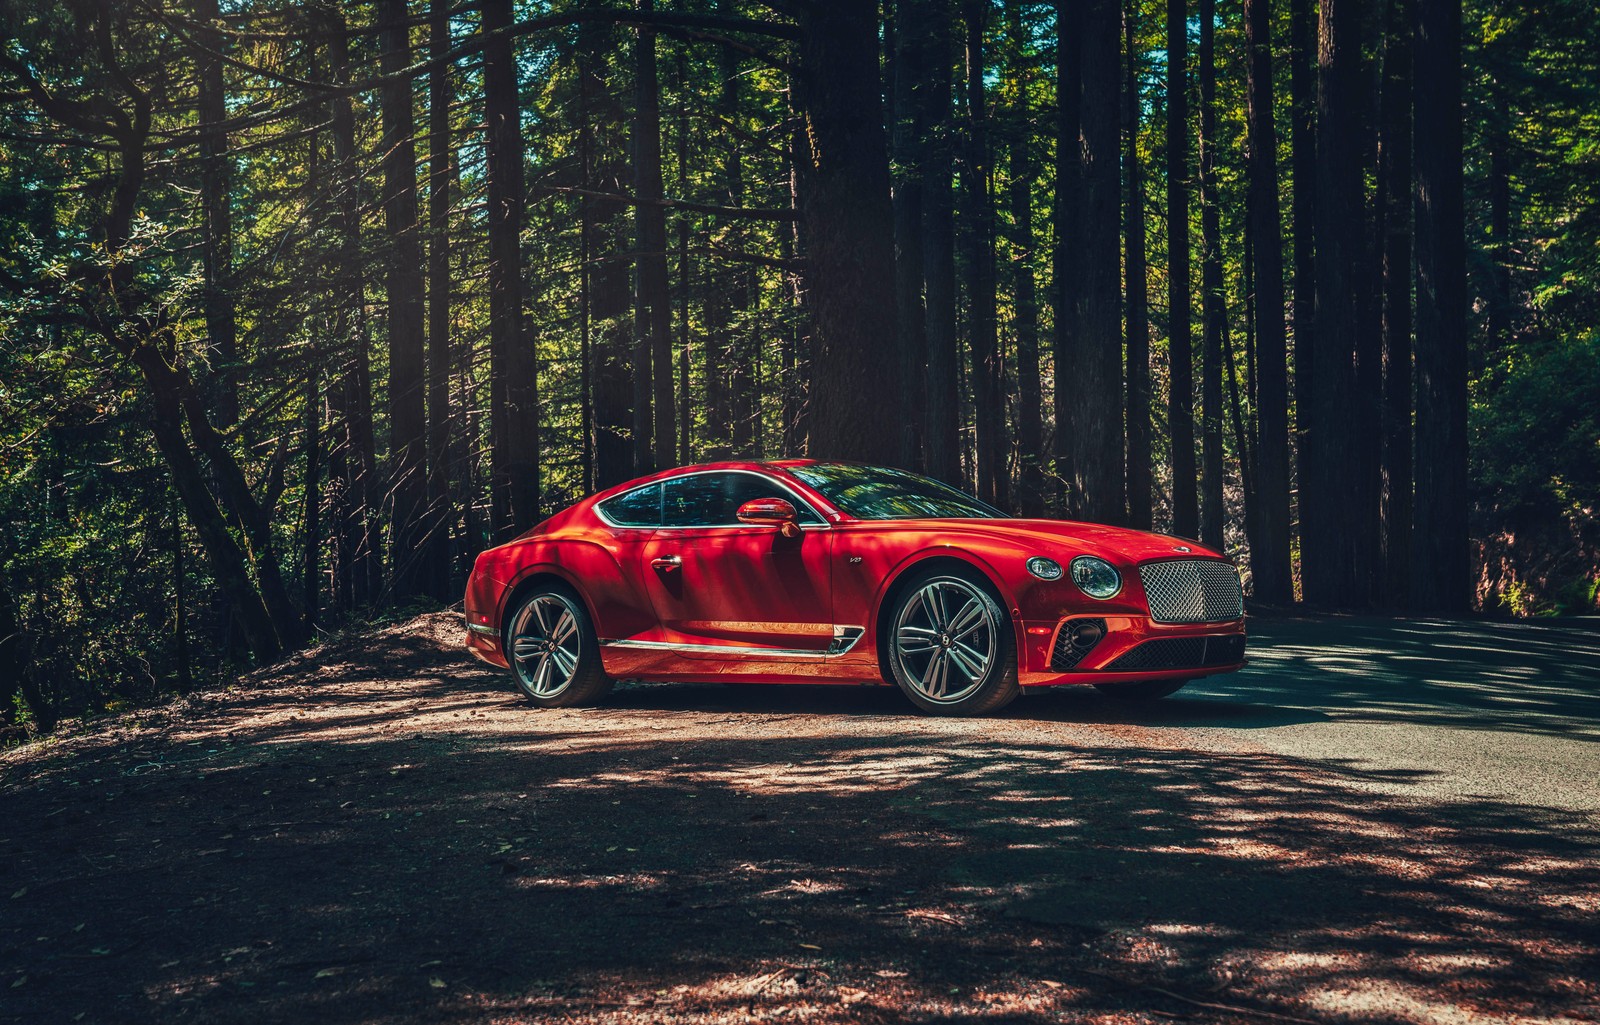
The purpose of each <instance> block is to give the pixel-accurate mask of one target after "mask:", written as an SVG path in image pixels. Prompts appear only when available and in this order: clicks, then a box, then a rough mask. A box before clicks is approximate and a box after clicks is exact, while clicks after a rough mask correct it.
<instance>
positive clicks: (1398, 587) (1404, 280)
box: [1378, 0, 1414, 608]
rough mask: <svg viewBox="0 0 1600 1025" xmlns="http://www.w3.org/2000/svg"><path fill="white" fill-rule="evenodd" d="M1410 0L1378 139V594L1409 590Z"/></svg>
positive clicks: (1396, 33)
mask: <svg viewBox="0 0 1600 1025" xmlns="http://www.w3.org/2000/svg"><path fill="white" fill-rule="evenodd" d="M1412 6H1413V0H1388V2H1387V3H1386V4H1385V8H1386V14H1385V22H1386V28H1385V31H1384V40H1385V42H1384V50H1383V93H1382V97H1381V101H1380V102H1381V104H1382V109H1381V118H1380V136H1379V142H1378V147H1379V148H1378V186H1379V201H1380V203H1381V206H1380V209H1379V223H1380V227H1381V232H1380V239H1379V241H1380V243H1381V245H1382V252H1381V254H1380V258H1381V259H1382V264H1383V498H1382V501H1383V508H1382V521H1383V542H1384V544H1383V567H1384V576H1383V593H1384V594H1385V595H1386V597H1387V600H1388V602H1389V603H1390V604H1392V605H1395V606H1398V607H1401V608H1404V607H1405V606H1406V605H1407V603H1408V595H1409V594H1410V589H1411V473H1412V471H1411V467H1412V462H1411V443H1412V439H1411V412H1412V402H1411V384H1412V381H1411V279H1412V276H1413V273H1414V272H1413V269H1412V260H1411V205H1412V204H1411V182H1412V167H1411V111H1412V97H1411V92H1412V81H1411V67H1412V60H1411V34H1412V24H1411V23H1412V10H1411V8H1412Z"/></svg>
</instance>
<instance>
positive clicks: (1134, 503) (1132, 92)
mask: <svg viewBox="0 0 1600 1025" xmlns="http://www.w3.org/2000/svg"><path fill="white" fill-rule="evenodd" d="M1138 16H1139V15H1138V8H1137V6H1136V5H1134V4H1131V3H1130V4H1129V6H1128V9H1127V10H1126V11H1125V12H1124V13H1123V18H1122V23H1123V35H1124V37H1125V50H1126V51H1127V52H1126V58H1125V59H1126V61H1127V87H1126V89H1125V90H1124V100H1125V104H1124V116H1123V120H1124V121H1125V122H1126V131H1127V155H1126V157H1125V158H1124V166H1125V167H1126V169H1127V178H1128V198H1127V216H1126V227H1125V228H1124V234H1125V238H1124V242H1123V244H1124V246H1125V251H1126V254H1127V255H1126V256H1125V258H1124V260H1125V263H1124V269H1125V272H1126V274H1127V279H1128V286H1127V302H1128V314H1127V325H1128V354H1127V359H1128V365H1127V377H1128V525H1129V526H1132V527H1137V528H1139V529H1140V530H1149V529H1150V526H1151V511H1150V488H1151V476H1152V475H1151V456H1150V316H1149V291H1148V289H1149V285H1148V281H1147V265H1146V262H1145V248H1144V246H1145V236H1144V175H1143V171H1142V170H1141V168H1140V166H1139V119H1140V109H1141V102H1140V100H1141V97H1140V92H1139V75H1140V54H1139V41H1138V39H1137V29H1138Z"/></svg>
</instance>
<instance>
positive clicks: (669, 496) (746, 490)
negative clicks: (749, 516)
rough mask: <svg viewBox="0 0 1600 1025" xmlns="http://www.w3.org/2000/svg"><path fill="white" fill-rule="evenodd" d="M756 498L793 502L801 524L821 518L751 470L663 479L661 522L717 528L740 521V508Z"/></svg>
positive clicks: (681, 525) (671, 524)
mask: <svg viewBox="0 0 1600 1025" xmlns="http://www.w3.org/2000/svg"><path fill="white" fill-rule="evenodd" d="M755 498H781V499H783V500H784V501H786V502H790V503H793V504H794V506H795V509H796V510H797V511H798V512H799V513H800V522H801V523H803V524H813V525H820V524H821V523H822V518H821V517H819V516H818V515H817V514H816V513H814V512H812V511H811V509H810V508H809V507H807V506H806V505H804V504H803V503H801V502H799V501H798V500H797V499H796V498H795V497H794V495H792V494H790V493H789V492H788V491H786V490H785V489H784V488H782V487H780V486H779V485H777V484H775V483H773V482H772V481H770V480H767V479H766V478H764V477H759V476H757V475H755V474H752V473H697V474H693V475H691V476H688V477H678V478H675V479H673V480H669V481H667V482H666V498H665V502H664V503H663V504H664V507H665V508H664V511H663V518H662V525H663V526H667V527H720V526H730V525H733V524H736V523H738V522H739V507H740V506H741V505H744V504H745V503H746V502H748V501H750V500H751V499H755Z"/></svg>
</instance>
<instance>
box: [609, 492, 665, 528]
mask: <svg viewBox="0 0 1600 1025" xmlns="http://www.w3.org/2000/svg"><path fill="white" fill-rule="evenodd" d="M596 508H598V509H599V510H600V511H601V512H602V513H604V514H605V517H606V519H608V520H610V521H611V522H612V523H615V524H616V525H617V526H619V527H659V526H661V485H660V484H651V485H650V486H648V487H643V488H639V489H638V490H636V491H630V492H628V493H627V494H625V495H618V496H617V497H616V498H608V499H606V500H605V501H604V502H601V503H600V504H599V505H598V506H596Z"/></svg>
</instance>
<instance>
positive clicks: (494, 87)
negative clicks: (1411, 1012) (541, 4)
mask: <svg viewBox="0 0 1600 1025" xmlns="http://www.w3.org/2000/svg"><path fill="white" fill-rule="evenodd" d="M512 7H513V4H512V0H486V2H485V3H484V5H483V21H482V31H483V34H484V36H485V40H484V47H483V109H484V117H485V120H486V122H487V129H486V131H485V133H484V164H485V169H486V171H487V177H488V181H487V182H486V189H485V191H486V193H487V200H488V209H487V212H486V225H485V227H486V230H487V234H488V236H489V447H490V451H489V461H490V468H491V469H490V484H489V491H490V509H491V513H490V515H491V518H492V519H493V524H492V526H491V527H490V535H491V537H492V538H493V539H494V540H496V541H501V540H505V539H506V538H507V537H510V536H511V535H513V534H518V533H521V532H522V531H524V530H527V529H528V528H529V527H531V526H533V525H534V523H536V522H538V519H539V390H538V389H539V385H538V364H537V361H536V360H535V358H534V353H535V342H534V339H533V338H532V337H530V336H529V335H528V332H527V330H526V327H525V325H524V323H523V310H524V305H525V301H524V298H523V283H522V243H521V233H522V219H523V207H524V204H525V200H524V192H523V181H522V121H521V109H522V108H521V104H520V102H519V100H518V88H517V64H516V55H515V54H514V53H513V51H512V46H511V37H510V35H509V31H508V30H509V29H510V27H511V25H512V22H513V17H514V12H513V10H512Z"/></svg>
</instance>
